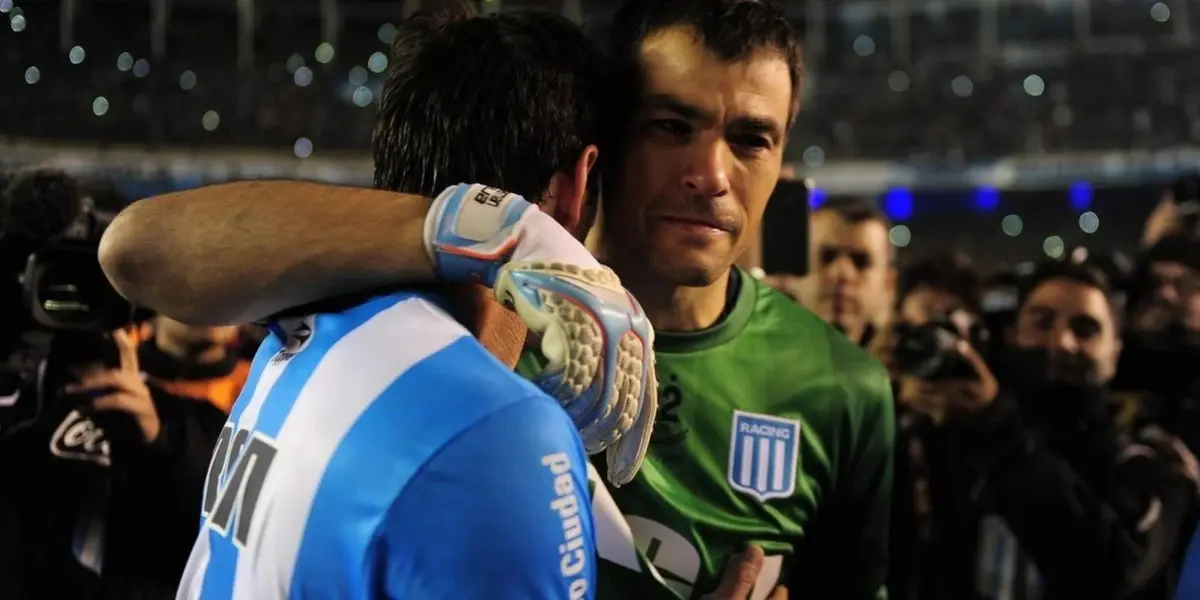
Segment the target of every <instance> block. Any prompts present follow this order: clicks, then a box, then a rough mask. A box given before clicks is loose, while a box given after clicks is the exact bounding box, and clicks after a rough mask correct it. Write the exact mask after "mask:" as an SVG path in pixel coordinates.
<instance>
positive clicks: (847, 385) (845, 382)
mask: <svg viewBox="0 0 1200 600" xmlns="http://www.w3.org/2000/svg"><path fill="white" fill-rule="evenodd" d="M747 279H748V280H749V281H752V282H753V284H752V285H755V286H757V288H758V289H757V290H756V294H757V296H758V308H757V310H756V313H755V317H756V320H757V321H759V322H758V323H757V324H756V325H757V326H758V327H759V328H760V329H767V330H769V331H770V332H771V335H772V337H773V338H774V339H775V345H776V347H777V349H778V351H779V352H780V353H782V354H783V355H784V356H785V357H786V358H785V359H784V360H788V361H795V364H808V365H813V366H814V367H817V368H818V370H821V371H824V372H826V373H828V374H829V375H830V376H831V377H828V378H825V377H823V378H822V380H823V381H825V382H826V384H827V385H829V386H830V387H831V388H832V389H831V390H830V391H833V392H837V393H840V394H845V395H847V396H852V397H854V398H858V399H861V400H865V401H868V402H874V403H883V402H884V401H886V402H888V403H890V402H891V380H890V378H889V377H888V373H887V369H886V368H884V366H883V363H881V362H880V361H879V359H877V358H875V357H874V356H873V355H872V354H871V353H870V352H868V351H866V350H865V349H863V348H861V347H860V346H858V345H857V344H855V343H854V342H852V341H850V339H849V338H847V337H846V335H845V334H843V333H842V332H841V331H839V330H838V329H837V328H835V327H833V326H831V325H830V324H829V323H826V322H825V320H823V319H821V318H820V317H818V316H817V315H816V313H814V312H812V311H811V310H809V309H807V308H805V307H803V306H801V305H800V304H798V303H797V302H796V301H794V300H792V299H791V298H789V297H787V296H786V295H784V294H783V293H781V292H779V291H778V290H775V289H774V288H772V287H770V286H767V285H764V284H763V283H761V282H759V281H757V280H754V279H753V278H747Z"/></svg>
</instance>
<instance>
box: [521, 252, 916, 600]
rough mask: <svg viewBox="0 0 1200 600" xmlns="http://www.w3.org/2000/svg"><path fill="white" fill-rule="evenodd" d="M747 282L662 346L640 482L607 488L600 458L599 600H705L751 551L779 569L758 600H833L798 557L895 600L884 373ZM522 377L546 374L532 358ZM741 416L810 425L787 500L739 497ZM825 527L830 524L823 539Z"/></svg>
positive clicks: (847, 591)
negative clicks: (823, 596) (714, 314)
mask: <svg viewBox="0 0 1200 600" xmlns="http://www.w3.org/2000/svg"><path fill="white" fill-rule="evenodd" d="M737 276H738V277H740V284H741V285H740V289H739V290H738V296H737V299H736V304H735V305H734V307H733V308H732V310H730V312H729V314H727V315H726V317H725V318H724V319H723V320H722V322H721V323H718V324H717V325H716V326H714V327H712V328H709V329H707V330H704V331H699V332H689V333H669V332H659V333H658V334H657V336H656V340H655V349H656V355H657V369H658V377H659V412H658V423H657V425H656V427H655V434H654V438H653V441H652V443H651V447H650V454H649V456H648V458H647V460H646V462H645V463H644V464H643V465H642V470H641V472H640V473H639V474H638V476H637V478H636V479H635V480H634V481H633V482H632V483H630V484H628V485H626V486H623V487H621V488H612V487H611V486H605V485H604V484H603V482H601V481H600V478H599V476H598V475H597V471H598V472H599V473H603V472H604V471H605V469H604V465H603V464H602V463H603V457H602V456H598V457H594V459H595V460H597V462H596V468H595V469H592V472H591V476H592V480H593V481H592V483H593V490H594V493H593V498H592V502H593V512H594V514H595V519H596V530H597V534H598V537H599V548H598V553H599V555H600V562H599V565H598V568H599V589H598V596H597V597H598V598H599V599H600V600H634V599H637V600H642V599H655V598H668V599H670V598H696V597H698V596H699V595H701V594H704V593H707V592H710V591H712V590H713V589H715V587H716V586H717V583H718V582H719V580H720V574H721V570H722V568H723V567H724V565H725V563H726V562H727V561H728V559H729V558H730V557H731V556H733V555H735V554H736V553H738V552H740V551H741V549H742V548H744V546H745V545H746V544H747V543H749V542H755V543H758V544H760V545H762V546H763V547H764V549H766V551H767V556H768V558H767V562H766V564H765V565H764V568H763V570H762V573H761V576H760V577H759V582H760V584H759V586H757V589H756V592H758V593H755V594H754V597H755V598H759V597H765V593H763V592H766V591H769V589H770V588H773V587H774V586H775V585H777V584H783V585H787V586H788V587H789V591H790V592H791V597H793V598H807V597H809V596H810V594H805V589H806V587H809V588H810V589H814V588H815V589H818V590H819V589H829V588H828V585H830V584H829V583H823V584H822V586H815V585H814V586H806V582H812V581H815V580H814V578H820V577H821V576H822V575H824V573H821V572H815V573H814V572H813V571H821V570H822V569H821V568H820V567H818V566H813V565H809V566H808V567H807V568H806V565H805V564H798V563H800V562H802V561H800V560H798V559H797V558H796V556H795V555H796V554H797V553H803V554H804V555H805V556H808V557H814V556H816V557H821V560H820V564H821V565H824V564H826V563H828V564H830V565H837V568H838V570H839V571H841V572H843V573H844V572H850V573H853V574H854V576H852V577H848V578H843V580H840V581H839V582H835V583H834V585H836V586H837V587H836V589H837V595H836V597H837V599H838V600H860V599H868V598H878V597H882V594H883V591H882V590H883V584H884V579H885V576H886V572H887V547H888V544H887V541H888V540H887V535H888V517H889V513H890V509H891V504H890V495H891V487H892V485H891V484H892V481H891V478H892V444H893V438H894V422H893V415H892V397H891V385H890V383H889V380H888V376H887V373H886V371H885V370H884V368H883V366H882V365H881V364H880V363H879V362H878V361H877V360H875V359H874V358H873V357H871V356H870V355H868V354H867V353H866V352H865V351H863V350H862V349H861V348H859V347H858V346H856V345H855V344H853V343H851V342H850V341H849V340H847V339H846V337H845V336H844V335H842V334H841V333H840V332H838V331H837V330H835V329H833V328H831V327H829V326H828V325H827V324H826V323H825V322H823V321H821V320H820V319H819V318H818V317H817V316H815V315H814V314H812V313H811V312H809V311H807V310H806V309H804V308H801V307H800V306H798V305H796V304H795V303H794V302H793V301H792V300H790V299H788V298H786V297H785V296H783V295H782V294H780V293H778V292H776V291H775V290H772V289H770V288H769V287H767V286H764V285H762V284H760V283H759V282H758V281H757V280H755V279H754V278H752V277H750V276H749V275H747V274H746V273H744V272H742V271H738V273H737ZM518 369H519V370H520V371H521V372H522V373H524V374H527V375H528V374H531V373H536V372H537V370H539V369H540V366H538V364H537V361H536V360H535V359H534V358H533V357H525V358H524V359H523V360H522V362H521V365H519V367H518ZM735 409H736V410H740V411H744V412H749V413H754V414H759V415H766V416H772V417H780V418H784V419H790V420H795V421H798V422H799V423H800V440H799V453H798V460H797V468H796V470H795V471H796V481H795V488H794V492H793V493H792V494H791V495H790V496H788V497H783V498H769V499H767V500H766V501H765V502H760V501H759V500H758V499H756V498H754V497H752V496H751V495H748V494H746V493H744V492H741V491H738V490H736V489H734V487H733V486H732V485H731V483H730V481H729V480H730V477H729V476H728V475H727V473H728V472H729V461H730V455H731V441H732V439H731V438H732V437H733V436H732V425H733V419H734V410H735ZM818 514H820V515H822V517H821V518H822V519H828V520H827V521H822V522H821V523H820V526H819V527H817V526H814V519H816V518H817V515H818ZM826 515H828V516H826ZM622 516H623V518H622ZM825 531H828V532H831V533H821V532H825ZM635 540H636V544H635ZM635 545H636V548H635ZM806 545H814V547H806ZM650 564H653V565H654V568H651V567H650V566H649V565H650ZM759 593H763V595H762V596H759V595H758V594H759Z"/></svg>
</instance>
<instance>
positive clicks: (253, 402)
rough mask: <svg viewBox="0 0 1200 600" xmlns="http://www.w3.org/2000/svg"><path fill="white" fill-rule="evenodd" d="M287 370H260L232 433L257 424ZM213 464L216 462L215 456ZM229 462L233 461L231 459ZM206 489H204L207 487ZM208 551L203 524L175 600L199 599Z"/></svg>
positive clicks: (271, 365) (273, 365)
mask: <svg viewBox="0 0 1200 600" xmlns="http://www.w3.org/2000/svg"><path fill="white" fill-rule="evenodd" d="M286 366H287V362H286V361H279V362H276V361H273V360H272V361H270V362H268V363H267V365H266V366H265V367H263V371H262V374H261V375H259V378H258V384H257V385H255V386H254V392H253V394H252V395H251V396H250V400H249V403H248V404H247V405H246V410H244V411H242V414H241V417H240V418H239V419H238V421H237V422H236V423H233V425H234V431H236V430H237V429H238V427H244V426H245V425H244V424H246V423H254V422H256V421H258V413H259V410H261V409H262V405H263V402H266V400H267V396H268V395H269V394H270V393H271V389H272V388H274V387H275V382H276V381H278V380H279V376H280V375H282V374H283V370H284V368H285V367H286ZM239 400H241V398H239ZM231 456H232V455H231ZM212 460H216V456H215V455H214V456H213V459H212ZM229 460H235V459H234V458H230V459H229ZM226 468H228V465H226V466H225V468H222V469H221V471H220V472H222V473H224V472H225V471H226ZM205 487H206V488H207V485H206V486H205ZM211 550H212V549H211V548H210V547H209V537H208V528H207V527H204V524H203V522H202V523H201V526H200V533H199V535H198V536H197V537H196V543H195V544H194V545H193V546H192V553H191V555H190V556H189V557H188V562H187V566H186V567H184V569H183V578H182V579H181V580H180V582H181V583H182V585H181V586H180V587H179V591H178V592H176V594H175V597H176V598H177V599H178V600H183V599H185V598H186V599H188V600H195V599H196V598H199V597H200V588H201V587H203V585H204V572H205V571H206V570H207V569H208V559H209V558H210V556H211Z"/></svg>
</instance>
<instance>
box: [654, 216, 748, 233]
mask: <svg viewBox="0 0 1200 600" xmlns="http://www.w3.org/2000/svg"><path fill="white" fill-rule="evenodd" d="M658 220H659V221H660V222H661V223H663V224H664V225H669V226H672V227H679V228H683V229H686V230H689V231H692V232H695V233H705V234H709V235H715V234H720V233H733V228H732V227H729V226H728V225H726V224H724V223H721V222H720V221H719V220H718V219H713V218H706V217H694V216H677V215H660V216H659V217H658Z"/></svg>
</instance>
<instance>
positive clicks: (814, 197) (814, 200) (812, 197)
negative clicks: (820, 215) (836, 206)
mask: <svg viewBox="0 0 1200 600" xmlns="http://www.w3.org/2000/svg"><path fill="white" fill-rule="evenodd" d="M824 204H825V190H823V189H821V188H813V189H811V190H809V191H808V207H809V208H811V209H813V210H817V209H818V208H821V206H822V205H824Z"/></svg>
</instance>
